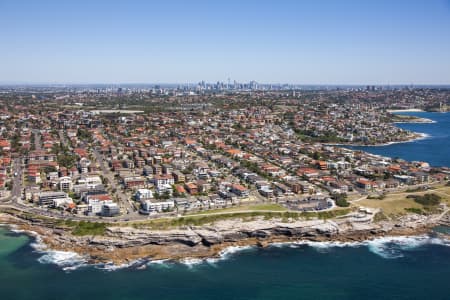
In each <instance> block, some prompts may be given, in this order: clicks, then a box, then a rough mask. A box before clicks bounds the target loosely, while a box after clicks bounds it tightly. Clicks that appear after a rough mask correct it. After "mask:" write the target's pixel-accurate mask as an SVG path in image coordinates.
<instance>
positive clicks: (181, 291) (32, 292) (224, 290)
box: [0, 113, 450, 300]
mask: <svg viewBox="0 0 450 300" xmlns="http://www.w3.org/2000/svg"><path fill="white" fill-rule="evenodd" d="M413 115H417V116H421V117H425V118H430V119H433V120H435V121H436V123H433V124H399V125H398V126H400V127H402V128H405V129H409V130H412V131H416V132H423V133H427V134H428V135H430V137H429V138H428V139H424V140H420V141H415V142H411V143H403V144H394V145H390V146H381V147H357V148H359V149H363V150H365V151H368V152H372V153H375V154H381V155H385V156H391V157H401V158H404V159H407V160H421V161H428V162H429V163H430V164H432V165H435V166H450V155H449V153H450V152H449V150H450V138H449V136H450V132H449V131H450V114H449V113H446V114H441V113H414V114H413ZM355 148H356V147H355ZM436 231H437V232H441V233H446V234H449V233H450V229H449V228H448V227H439V228H437V229H436ZM32 242H33V241H32V239H30V238H29V237H27V236H25V235H23V234H17V233H12V232H10V231H8V230H6V229H5V228H2V227H0V300H9V299H12V300H16V299H19V300H20V299H37V300H40V299H45V300H51V299H55V300H56V299H57V300H65V299H68V300H69V299H96V300H103V299H108V300H116V299H127V300H128V299H130V300H131V299H136V300H137V299H185V300H189V299H450V286H449V280H450V242H448V241H443V240H440V239H437V238H430V237H414V238H397V239H388V238H386V239H378V240H376V241H372V242H366V243H355V244H348V245H333V244H326V243H310V244H295V245H293V244H291V245H283V246H281V245H280V246H272V247H269V248H267V249H258V248H249V249H245V250H242V251H239V252H236V253H231V252H229V253H227V254H224V255H223V256H222V258H221V259H219V260H208V261H203V262H199V263H196V264H192V263H185V264H182V263H169V262H164V263H150V264H147V263H146V262H141V263H139V264H136V265H133V266H130V267H124V268H121V269H116V270H114V271H111V269H110V268H107V267H106V268H105V266H88V265H85V264H84V260H83V258H81V257H78V256H77V255H75V254H70V253H63V252H46V253H43V252H39V251H36V250H35V249H34V248H33V247H32Z"/></svg>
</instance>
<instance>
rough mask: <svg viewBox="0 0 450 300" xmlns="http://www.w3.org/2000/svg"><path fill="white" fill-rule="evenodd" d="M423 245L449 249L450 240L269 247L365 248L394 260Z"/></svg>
mask: <svg viewBox="0 0 450 300" xmlns="http://www.w3.org/2000/svg"><path fill="white" fill-rule="evenodd" d="M425 245H440V246H447V247H450V240H447V239H443V238H437V237H431V236H428V235H422V236H399V237H396V236H388V237H380V238H376V239H373V240H370V241H363V242H313V241H297V242H288V243H276V244H273V245H271V247H278V248H279V247H289V248H299V247H302V246H309V247H311V248H314V249H315V250H316V251H318V252H320V253H327V252H330V251H332V249H333V248H345V247H352V248H358V247H367V249H368V250H369V251H370V252H372V253H373V254H376V255H378V256H380V257H382V258H385V259H396V258H401V257H404V256H405V253H406V252H408V251H415V250H417V249H418V248H420V247H423V246H425Z"/></svg>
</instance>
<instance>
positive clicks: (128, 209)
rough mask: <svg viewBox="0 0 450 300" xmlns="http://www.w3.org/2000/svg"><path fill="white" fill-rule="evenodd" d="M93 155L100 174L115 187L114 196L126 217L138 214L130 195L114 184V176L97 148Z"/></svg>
mask: <svg viewBox="0 0 450 300" xmlns="http://www.w3.org/2000/svg"><path fill="white" fill-rule="evenodd" d="M93 154H94V157H95V159H96V161H97V163H98V164H99V166H100V169H101V170H102V175H103V177H105V178H106V179H107V180H108V184H109V185H110V186H111V187H115V189H116V192H115V194H116V196H117V197H118V200H119V204H120V206H121V207H122V209H124V210H125V211H124V213H126V214H127V215H129V216H128V217H132V216H133V215H136V214H137V215H138V211H137V209H136V208H135V206H134V205H133V203H132V200H131V196H130V195H127V194H126V193H125V192H124V191H123V190H122V187H121V186H119V185H116V178H115V177H114V174H113V173H112V172H111V170H110V169H109V168H108V167H106V166H105V157H104V156H103V155H102V154H100V152H98V150H97V149H94V150H93Z"/></svg>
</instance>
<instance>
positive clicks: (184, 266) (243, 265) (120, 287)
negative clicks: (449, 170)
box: [0, 227, 450, 300]
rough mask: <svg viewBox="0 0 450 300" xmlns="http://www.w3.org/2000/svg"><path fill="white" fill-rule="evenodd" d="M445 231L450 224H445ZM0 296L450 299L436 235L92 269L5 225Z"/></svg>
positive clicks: (446, 253) (448, 258) (447, 250)
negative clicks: (39, 247) (40, 248)
mask: <svg viewBox="0 0 450 300" xmlns="http://www.w3.org/2000/svg"><path fill="white" fill-rule="evenodd" d="M439 230H440V231H441V232H442V231H447V232H448V231H449V228H446V227H442V228H440V229H439ZM0 245H1V247H0V299H5V300H9V299H11V300H13V299H14V300H20V299H36V300H37V299H45V300H51V299H55V300H56V299H58V300H65V299H67V300H69V299H95V300H103V299H108V300H115V299H136V300H138V299H185V300H189V299H425V298H427V299H449V295H450V287H449V286H448V279H449V278H450V242H449V241H445V240H441V239H439V238H436V237H428V236H419V237H397V238H387V237H386V238H379V239H376V240H374V241H371V242H364V243H349V244H340V243H298V244H276V245H273V246H271V247H268V248H265V249H260V248H255V247H247V248H242V249H240V248H231V249H229V250H228V251H226V252H224V253H223V254H222V257H221V258H219V259H214V260H213V259H210V260H203V261H195V260H191V261H185V262H183V263H176V262H137V263H135V264H132V265H130V266H122V267H121V268H117V267H116V268H113V267H112V266H101V265H98V266H92V265H91V266H89V265H86V264H84V263H83V261H82V259H81V258H80V257H78V256H76V255H74V254H71V253H64V252H42V251H38V250H36V249H35V247H33V239H31V238H29V237H27V236H26V235H24V234H22V233H14V232H11V231H9V230H7V229H6V228H0Z"/></svg>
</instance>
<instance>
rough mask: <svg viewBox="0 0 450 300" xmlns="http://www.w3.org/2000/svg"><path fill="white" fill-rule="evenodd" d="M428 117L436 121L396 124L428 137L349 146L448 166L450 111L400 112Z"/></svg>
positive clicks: (409, 159)
mask: <svg viewBox="0 0 450 300" xmlns="http://www.w3.org/2000/svg"><path fill="white" fill-rule="evenodd" d="M402 114H405V115H413V116H418V117H423V118H428V119H431V120H433V121H436V123H422V124H421V123H417V124H408V123H404V124H397V126H398V127H401V128H403V129H407V130H411V131H414V132H421V133H426V134H427V135H429V137H428V138H426V139H423V140H417V141H413V142H409V143H399V144H392V145H388V146H368V147H351V148H352V149H359V150H363V151H367V152H370V153H373V154H379V155H383V156H390V157H400V158H403V159H406V160H408V161H426V162H428V163H430V165H432V166H440V167H441V166H445V167H450V113H448V112H447V113H428V112H420V113H402Z"/></svg>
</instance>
